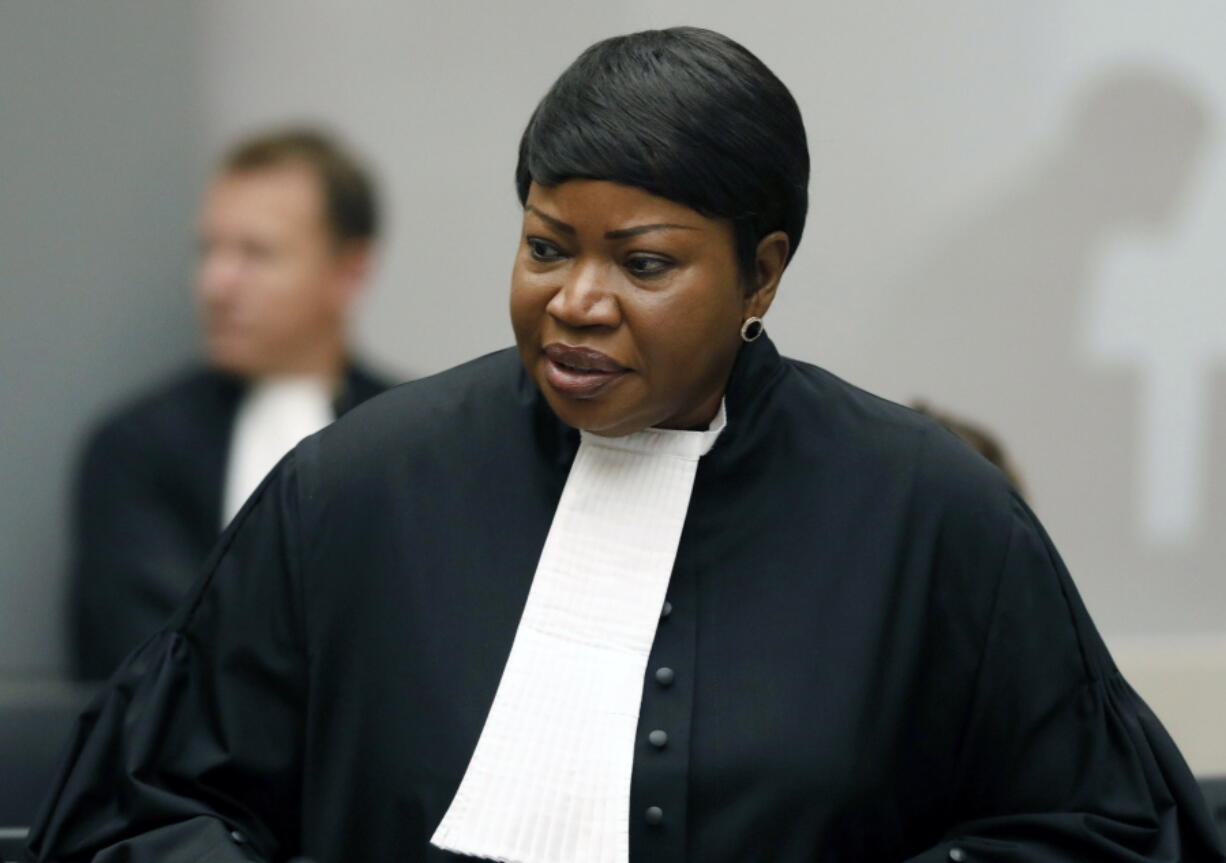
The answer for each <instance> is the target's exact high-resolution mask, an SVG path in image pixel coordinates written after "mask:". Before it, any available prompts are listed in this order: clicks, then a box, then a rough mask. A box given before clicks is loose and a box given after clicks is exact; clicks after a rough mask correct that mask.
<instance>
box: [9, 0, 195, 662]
mask: <svg viewBox="0 0 1226 863" xmlns="http://www.w3.org/2000/svg"><path fill="white" fill-rule="evenodd" d="M197 45H198V43H197V41H196V37H195V34H194V32H193V28H192V19H191V16H190V14H189V12H188V11H187V9H186V8H185V7H183V6H181V5H180V4H174V3H165V4H163V3H144V2H136V0H133V2H107V3H94V2H87V0H79V2H56V3H13V2H5V3H3V4H2V5H0V370H3V371H2V373H0V646H2V649H0V673H3V674H5V675H7V676H14V675H24V674H35V673H38V672H46V671H51V670H54V669H56V668H58V667H60V665H61V662H62V650H61V638H60V636H61V633H62V624H61V614H60V611H61V604H62V590H61V588H62V581H61V573H62V571H63V566H64V562H65V560H66V554H65V548H64V519H65V511H64V504H65V501H66V491H67V483H68V475H69V463H70V459H71V458H72V453H73V451H74V449H75V447H76V443H77V440H78V438H79V436H80V435H81V433H82V432H83V429H84V426H85V423H86V422H87V421H88V420H89V419H90V418H91V417H93V416H95V415H96V414H97V412H98V411H99V410H100V409H101V408H103V407H104V406H106V405H109V404H111V403H112V402H114V400H115V399H116V398H119V397H121V395H122V394H126V393H128V392H129V391H130V390H131V389H132V387H133V386H136V385H139V384H140V383H141V382H143V381H147V380H149V379H151V378H152V377H153V376H155V375H157V374H158V373H159V371H160V370H163V369H165V367H166V366H167V365H170V364H174V363H178V362H181V361H182V360H183V359H184V358H185V357H186V356H187V354H188V353H189V352H190V351H191V349H192V345H193V344H194V341H195V336H194V330H193V322H192V319H191V310H190V308H189V307H188V306H187V305H186V303H185V300H184V297H185V293H184V284H185V282H184V261H185V260H188V259H190V256H191V253H192V242H193V240H192V234H191V220H192V218H193V214H192V209H193V207H194V205H195V204H194V196H195V192H196V186H197V183H198V177H199V175H200V165H201V159H202V154H201V150H200V147H199V140H200V136H199V132H198V128H199V125H200V115H199V110H198V108H197V103H198V98H197V96H198V88H197V81H198V76H197V70H196V56H197Z"/></svg>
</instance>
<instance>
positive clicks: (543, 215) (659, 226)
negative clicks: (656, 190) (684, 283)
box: [524, 204, 702, 240]
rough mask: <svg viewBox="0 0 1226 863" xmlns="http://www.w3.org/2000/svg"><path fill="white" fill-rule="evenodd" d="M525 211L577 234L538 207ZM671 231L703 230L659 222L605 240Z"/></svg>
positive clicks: (527, 207)
mask: <svg viewBox="0 0 1226 863" xmlns="http://www.w3.org/2000/svg"><path fill="white" fill-rule="evenodd" d="M524 211H525V212H529V213H535V214H536V215H537V216H539V217H540V218H541V219H542V220H543V221H546V222H548V223H549V225H550V226H551V227H553V228H554V229H556V230H559V231H561V232H562V233H564V234H573V233H575V226H574V225H569V224H567V223H566V222H563V221H562V220H561V219H558V218H555V217H553V216H550V215H549V214H548V213H542V212H541V211H540V210H538V209H537V208H536V207H534V206H532V205H531V204H525V205H524ZM670 229H671V230H681V231H699V230H702V229H701V228H698V227H695V226H694V225H678V224H674V223H673V222H658V223H656V224H652V225H635V226H634V227H632V228H618V229H617V230H615V231H606V232H605V235H604V238H605V239H606V240H624V239H626V238H627V237H637V236H639V235H640V234H646V233H649V232H651V231H667V230H670Z"/></svg>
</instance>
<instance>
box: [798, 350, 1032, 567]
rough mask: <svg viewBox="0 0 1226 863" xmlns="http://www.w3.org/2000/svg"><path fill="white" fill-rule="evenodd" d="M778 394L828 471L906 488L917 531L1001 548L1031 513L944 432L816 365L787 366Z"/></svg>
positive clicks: (990, 468)
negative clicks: (930, 530)
mask: <svg viewBox="0 0 1226 863" xmlns="http://www.w3.org/2000/svg"><path fill="white" fill-rule="evenodd" d="M784 362H785V363H786V365H787V371H786V373H785V374H784V375H783V376H782V380H781V382H780V385H779V386H778V388H777V393H776V395H775V399H774V400H775V401H777V402H779V403H781V404H782V405H783V406H784V408H783V413H784V414H785V415H786V416H787V418H788V420H787V421H788V422H790V423H792V424H795V425H796V426H797V427H798V428H797V429H796V430H794V431H792V432H791V433H790V436H791V437H797V436H798V432H799V430H800V429H801V428H804V429H807V430H808V432H807V433H806V434H804V435H800V436H799V437H800V440H802V441H808V444H809V447H810V449H816V450H820V453H821V459H822V460H823V462H824V463H826V464H829V465H831V466H832V469H834V470H839V471H842V472H845V473H846V474H847V475H848V477H849V478H850V477H852V476H854V477H855V481H856V482H857V484H858V485H860V486H873V485H880V486H888V487H897V486H898V484H899V483H900V482H902V483H904V487H902V488H901V489H900V493H902V494H905V495H906V496H907V498H908V500H909V506H910V510H911V512H910V515H911V518H912V519H914V521H915V524H916V526H923V525H929V526H932V527H933V528H934V529H937V528H940V529H941V530H945V531H950V530H956V531H958V532H959V534H960V535H959V537H958V539H960V540H962V539H971V538H972V537H973V536H975V535H978V536H979V537H980V538H981V540H987V541H990V542H992V543H994V544H995V545H996V546H999V544H1000V543H1002V542H1006V541H1007V539H1008V535H1009V533H1010V531H1011V529H1012V525H1013V522H1014V521H1015V519H1016V518H1017V517H1018V516H1019V515H1020V514H1022V511H1023V510H1025V505H1024V504H1021V506H1020V507H1019V504H1020V503H1021V499H1020V496H1019V495H1018V493H1017V491H1016V489H1014V488H1013V487H1012V485H1011V484H1010V483H1009V481H1008V480H1007V479H1006V478H1005V476H1004V474H1002V473H1001V471H1000V470H999V469H998V468H997V467H996V466H995V465H993V464H992V463H991V462H990V461H988V459H986V458H985V457H984V456H983V455H981V454H980V453H978V452H976V451H975V450H974V449H972V448H971V447H970V446H969V445H968V444H967V443H966V442H965V441H963V440H962V439H961V438H959V437H958V436H957V435H956V434H954V433H953V432H952V431H950V430H949V429H947V428H946V427H945V426H943V425H941V424H940V423H938V422H936V421H935V420H933V419H932V418H930V417H927V416H925V415H923V414H921V413H919V412H918V411H915V410H912V409H911V408H909V407H906V406H904V405H900V404H897V403H895V402H892V401H890V400H888V399H885V398H882V397H881V396H877V395H874V394H873V393H870V392H867V391H865V390H863V389H860V388H859V387H856V386H854V385H853V384H850V383H848V382H846V381H844V380H842V379H841V378H839V377H838V376H837V375H834V374H832V373H831V372H829V371H827V370H825V369H823V368H820V367H819V366H815V365H812V364H809V363H805V362H800V361H798V360H791V359H787V360H785V361H784Z"/></svg>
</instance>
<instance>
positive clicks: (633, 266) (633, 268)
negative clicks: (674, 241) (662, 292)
mask: <svg viewBox="0 0 1226 863" xmlns="http://www.w3.org/2000/svg"><path fill="white" fill-rule="evenodd" d="M672 266H673V262H672V261H670V260H668V259H667V258H657V257H654V256H651V255H635V256H634V257H632V258H629V259H627V260H626V264H625V267H626V269H627V270H628V271H629V272H630V274H631V275H633V276H638V277H639V278H648V277H651V276H658V275H660V274H661V273H663V272H665V271H667V270H669V269H672Z"/></svg>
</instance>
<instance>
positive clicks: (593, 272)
mask: <svg viewBox="0 0 1226 863" xmlns="http://www.w3.org/2000/svg"><path fill="white" fill-rule="evenodd" d="M610 282H611V277H610V274H609V272H608V269H607V268H605V267H603V266H601V265H599V264H597V263H588V264H584V263H579V262H576V263H575V264H574V265H573V266H572V267H570V268H569V270H568V272H567V273H566V277H565V280H564V281H563V283H562V286H561V288H559V289H558V292H557V293H556V294H554V295H553V298H552V299H551V300H550V301H549V305H548V306H547V307H546V311H548V312H549V314H551V315H552V316H553V317H554V318H556V319H557V320H559V321H561V322H562V323H564V324H566V325H568V326H571V327H616V326H617V325H618V324H619V323H621V306H620V305H619V303H618V299H617V294H616V291H615V290H614V287H613V285H612V284H611V283H610Z"/></svg>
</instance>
